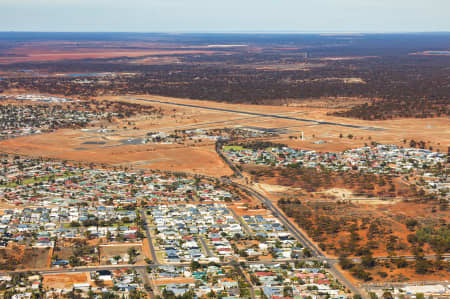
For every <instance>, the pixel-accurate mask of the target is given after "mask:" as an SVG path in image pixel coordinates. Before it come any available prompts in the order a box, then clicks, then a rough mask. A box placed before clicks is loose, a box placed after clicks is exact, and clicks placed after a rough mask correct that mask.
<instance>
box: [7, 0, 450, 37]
mask: <svg viewBox="0 0 450 299" xmlns="http://www.w3.org/2000/svg"><path fill="white" fill-rule="evenodd" d="M449 12H450V0H0V31H88V32H99V31H101V32H107V31H112V32H426V31H450V13H449Z"/></svg>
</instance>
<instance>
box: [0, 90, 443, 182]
mask: <svg viewBox="0 0 450 299" xmlns="http://www.w3.org/2000/svg"><path fill="white" fill-rule="evenodd" d="M136 98H143V99H145V98H148V99H157V100H161V101H166V102H173V103H177V104H189V105H196V106H201V107H207V108H214V109H215V108H218V109H230V110H234V111H242V112H243V113H238V112H224V111H216V110H210V109H202V108H198V107H185V106H173V105H170V104H162V103H153V102H152V103H150V102H145V101H139V100H134V99H130V97H104V98H99V99H100V100H105V101H106V100H108V101H114V100H121V101H129V102H134V103H139V104H142V105H151V106H154V107H155V108H157V109H160V108H161V111H162V117H160V118H159V117H152V116H139V115H138V116H135V117H132V118H130V119H126V120H123V121H122V122H120V123H115V124H111V125H106V129H110V130H112V131H111V132H105V131H100V129H101V128H100V127H89V128H87V130H81V129H61V130H58V131H56V132H52V133H48V134H41V135H34V136H27V137H20V138H14V139H9V140H4V141H1V142H0V151H4V152H8V153H17V154H24V155H31V156H42V157H51V158H58V159H66V160H75V161H86V162H95V163H106V164H112V165H115V166H125V167H138V168H146V169H147V168H151V169H162V170H170V171H185V172H192V173H199V174H206V175H213V176H222V175H230V174H232V172H231V170H230V169H229V168H228V167H227V166H226V165H225V164H224V162H223V161H222V160H221V159H220V158H219V157H218V156H217V154H216V153H215V150H214V141H212V140H201V141H200V140H199V141H195V142H187V143H184V144H178V143H174V144H161V143H158V144H156V143H146V144H143V143H142V140H143V139H144V138H145V137H146V134H148V133H149V132H165V133H171V132H173V131H174V130H191V129H199V128H200V129H213V128H224V127H227V128H239V127H258V128H264V129H275V130H276V129H282V130H283V131H282V133H281V134H280V135H279V136H277V137H271V138H270V140H271V141H273V142H279V143H284V144H287V145H289V146H292V147H295V148H302V149H314V150H317V151H341V150H344V149H349V148H355V147H360V146H364V145H365V144H370V143H371V142H372V141H375V142H379V143H384V144H397V145H405V142H406V144H407V143H408V142H409V140H411V139H414V140H416V141H421V140H423V141H425V142H426V145H427V147H432V148H433V149H435V150H437V149H440V150H441V151H446V150H447V148H448V146H449V145H450V120H449V119H448V118H432V119H398V120H385V121H363V120H355V119H349V118H341V117H334V116H329V115H327V112H329V109H326V108H313V107H298V106H263V105H258V106H255V105H237V104H222V103H215V102H207V101H195V100H186V99H173V98H165V97H156V96H155V97H151V96H142V97H141V96H139V97H136ZM247 112H250V113H262V114H267V115H274V116H288V117H291V118H299V119H308V120H310V121H308V122H306V121H301V120H293V119H280V118H274V117H269V116H267V117H264V116H255V115H248V114H245V113H247ZM314 121H318V122H333V123H339V124H344V125H352V126H360V127H373V128H378V129H379V130H367V129H361V128H352V127H350V128H349V127H342V126H338V125H323V124H316V123H314ZM103 128H104V127H103ZM302 132H303V135H304V140H301V139H300V136H301V134H302ZM341 134H342V136H341ZM349 135H351V138H350V136H349ZM292 137H295V138H297V139H295V138H292Z"/></svg>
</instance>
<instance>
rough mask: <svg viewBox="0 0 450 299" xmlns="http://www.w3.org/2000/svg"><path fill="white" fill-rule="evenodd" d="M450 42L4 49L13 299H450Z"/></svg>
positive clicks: (11, 42)
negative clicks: (449, 48) (449, 54)
mask: <svg viewBox="0 0 450 299" xmlns="http://www.w3.org/2000/svg"><path fill="white" fill-rule="evenodd" d="M164 5H166V4H164ZM167 5H169V4H167ZM0 6H1V5H0ZM0 10H1V7H0ZM0 23H1V21H0ZM0 29H1V28H0ZM448 38H449V36H448V34H444V33H442V36H441V35H438V34H436V35H432V34H426V33H423V34H417V35H413V36H410V35H407V34H406V35H404V34H393V35H389V34H386V35H385V34H380V35H366V34H361V35H352V34H330V35H327V34H256V33H255V34H250V33H249V34H243V35H241V34H223V35H222V34H181V33H180V34H165V33H161V34H146V33H140V34H138V33H136V34H128V33H61V34H60V35H59V34H56V33H46V34H43V35H42V37H39V38H37V37H36V36H34V35H33V34H31V35H30V36H29V35H27V34H26V33H23V32H22V33H20V32H9V33H7V32H0V164H1V165H0V298H5V299H75V298H76V299H79V298H87V299H116V298H117V299H120V298H124V299H138V298H148V299H200V298H222V299H227V298H248V299H292V298H295V299H327V298H332V299H360V298H364V299H366V298H367V299H375V298H382V299H391V298H392V299H394V298H395V299H404V298H405V299H406V298H407V299H410V298H411V299H422V298H450V274H449V273H450V226H449V223H450V209H449V207H448V204H449V201H450V193H449V192H450V177H449V175H450V164H449V162H450V157H449V151H450V120H449V117H448V116H449V115H450V106H449V105H450V103H449V96H448V95H449V94H450V93H449V92H450V90H449V86H450V82H449V78H448V69H449V67H450V60H449V56H448V45H449V43H448V40H449V39H448ZM443 40H444V41H443ZM446 41H447V42H446ZM425 45H426V46H425ZM380 86H383V87H382V88H381V87H380Z"/></svg>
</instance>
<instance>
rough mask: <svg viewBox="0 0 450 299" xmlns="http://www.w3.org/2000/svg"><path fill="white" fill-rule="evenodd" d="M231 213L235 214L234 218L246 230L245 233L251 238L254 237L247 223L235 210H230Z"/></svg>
mask: <svg viewBox="0 0 450 299" xmlns="http://www.w3.org/2000/svg"><path fill="white" fill-rule="evenodd" d="M230 211H231V213H232V214H233V216H234V218H236V220H237V221H239V224H240V225H241V226H242V228H243V229H244V230H245V233H246V234H247V235H249V236H253V235H254V234H253V233H252V231H251V230H250V228H249V227H248V225H247V223H245V222H244V221H243V220H242V218H241V217H240V216H239V215H238V214H236V212H235V211H234V210H233V209H230Z"/></svg>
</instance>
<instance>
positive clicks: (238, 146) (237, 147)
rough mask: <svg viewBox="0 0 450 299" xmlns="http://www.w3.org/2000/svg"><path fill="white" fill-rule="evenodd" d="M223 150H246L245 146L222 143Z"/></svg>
mask: <svg viewBox="0 0 450 299" xmlns="http://www.w3.org/2000/svg"><path fill="white" fill-rule="evenodd" d="M223 150H224V151H243V150H246V148H245V147H243V146H240V145H224V146H223Z"/></svg>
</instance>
